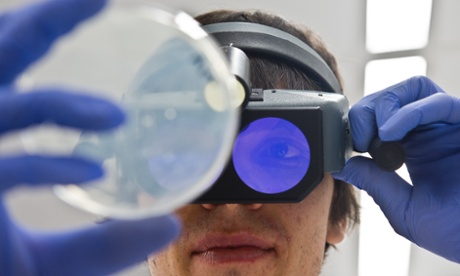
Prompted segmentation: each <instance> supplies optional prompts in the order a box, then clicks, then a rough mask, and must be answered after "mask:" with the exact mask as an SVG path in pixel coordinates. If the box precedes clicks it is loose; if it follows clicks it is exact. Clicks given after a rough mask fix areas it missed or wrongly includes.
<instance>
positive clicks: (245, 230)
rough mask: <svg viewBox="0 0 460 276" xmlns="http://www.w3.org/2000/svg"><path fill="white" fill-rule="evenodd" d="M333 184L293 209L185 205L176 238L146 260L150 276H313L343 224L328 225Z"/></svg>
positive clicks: (339, 236) (339, 237)
mask: <svg viewBox="0 0 460 276" xmlns="http://www.w3.org/2000/svg"><path fill="white" fill-rule="evenodd" d="M333 189H334V184H333V179H332V177H331V176H330V175H328V174H326V175H325V176H324V179H323V181H322V182H321V183H320V184H319V185H318V186H317V187H316V188H315V190H313V192H311V193H310V194H309V195H308V196H307V197H306V198H305V199H304V200H303V201H302V202H300V203H296V204H248V205H241V204H222V205H213V204H203V205H188V206H186V207H183V208H182V209H180V210H179V211H178V212H177V214H178V215H179V217H180V218H181V219H182V222H183V233H182V235H181V237H180V238H179V239H178V240H177V241H176V242H175V243H174V244H172V245H171V246H170V247H169V248H167V249H166V250H164V251H163V252H162V253H160V254H158V255H154V256H152V257H151V258H150V259H149V266H150V269H151V271H152V274H153V275H180V276H185V275H200V276H201V275H213V276H215V275H234V276H236V275H264V276H268V275H302V276H308V275H319V273H320V271H321V267H322V264H323V257H324V249H325V244H326V242H329V243H331V244H337V243H338V242H340V241H341V240H342V239H343V237H344V230H345V229H344V228H345V224H341V225H334V226H331V225H329V223H328V218H329V211H330V206H331V201H332V197H333Z"/></svg>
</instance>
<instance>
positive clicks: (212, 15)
mask: <svg viewBox="0 0 460 276" xmlns="http://www.w3.org/2000/svg"><path fill="white" fill-rule="evenodd" d="M195 19H196V20H197V21H198V22H200V23H201V24H202V25H207V24H212V23H219V22H252V23H258V24H263V25H267V26H271V27H274V28H277V29H280V30H282V31H284V32H287V33H289V34H291V35H293V36H295V37H297V38H299V39H300V40H302V41H303V42H305V43H306V44H308V45H309V46H310V47H311V48H313V49H314V50H315V51H316V52H317V53H318V54H319V55H320V56H321V57H322V58H323V59H324V61H325V62H326V63H327V64H328V65H329V67H330V68H331V70H332V71H333V73H334V74H335V76H336V77H337V79H338V80H339V83H340V86H341V88H342V91H343V81H342V78H341V76H340V74H339V70H338V67H337V62H336V60H335V57H334V55H332V53H331V52H330V51H329V50H328V49H327V48H326V45H325V43H324V42H323V41H322V40H321V38H320V37H319V36H318V35H317V34H316V33H314V32H313V31H312V30H311V29H309V28H308V27H306V26H303V25H297V24H294V23H291V22H288V21H287V20H285V19H283V18H282V17H279V16H277V15H273V14H269V13H266V12H262V11H230V10H219V11H213V12H209V13H205V14H202V15H199V16H197V17H195ZM248 57H249V59H250V63H251V82H252V87H256V88H263V89H271V88H275V89H294V90H319V91H321V90H322V89H324V88H323V87H321V84H319V83H318V82H316V81H315V80H314V79H312V78H310V77H309V76H308V75H307V74H305V73H304V72H303V71H301V70H299V69H298V68H295V67H293V66H292V65H288V64H285V63H283V62H282V61H280V60H278V59H276V58H273V57H270V56H264V55H263V54H248ZM334 181H335V182H334V183H335V185H334V198H333V201H332V206H331V213H330V215H329V223H331V224H332V225H335V224H337V223H343V222H344V221H346V222H347V224H348V227H349V230H351V229H352V228H353V227H354V225H355V224H357V223H359V204H358V202H357V199H356V195H355V192H354V189H353V187H352V186H351V185H349V184H347V183H345V182H342V181H339V180H334ZM329 246H330V245H329V244H326V250H327V249H328V247H329Z"/></svg>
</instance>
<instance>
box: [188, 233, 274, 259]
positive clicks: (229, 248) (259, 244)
mask: <svg viewBox="0 0 460 276" xmlns="http://www.w3.org/2000/svg"><path fill="white" fill-rule="evenodd" d="M274 253H275V248H274V247H273V245H272V244H271V243H270V242H268V241H265V240H263V239H261V238H258V237H255V236H254V235H251V234H247V233H238V234H231V235H229V234H210V235H208V236H206V237H205V238H204V239H203V240H201V241H199V242H198V243H197V245H196V246H195V249H194V250H193V252H192V257H196V258H199V259H200V260H202V261H204V262H207V263H210V264H224V263H231V262H255V261H256V260H258V259H261V258H264V257H267V256H269V255H273V254H274Z"/></svg>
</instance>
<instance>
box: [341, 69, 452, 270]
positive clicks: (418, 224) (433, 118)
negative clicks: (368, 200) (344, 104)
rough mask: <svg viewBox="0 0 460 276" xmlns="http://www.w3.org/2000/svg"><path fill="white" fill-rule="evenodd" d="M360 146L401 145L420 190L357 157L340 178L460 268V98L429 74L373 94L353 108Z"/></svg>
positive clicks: (411, 236) (421, 243)
mask: <svg viewBox="0 0 460 276" xmlns="http://www.w3.org/2000/svg"><path fill="white" fill-rule="evenodd" d="M349 117H350V123H351V129H352V133H353V140H354V144H355V148H356V149H357V150H359V151H362V152H364V151H366V150H367V149H368V146H369V143H370V141H371V140H372V138H373V137H374V136H375V135H378V136H379V137H380V138H381V139H382V140H383V141H397V140H400V141H401V142H402V145H403V147H404V149H405V152H406V157H407V159H406V166H407V169H408V171H409V174H410V177H411V181H412V185H410V184H408V183H407V182H406V181H404V180H403V179H401V178H400V177H399V176H398V175H397V174H396V173H394V172H386V171H383V170H380V169H379V168H378V167H377V166H376V164H375V163H374V162H373V161H372V160H370V159H367V158H365V157H354V158H352V159H350V160H349V161H348V162H347V164H346V166H345V168H344V169H343V171H342V172H339V173H335V174H334V177H335V178H337V179H341V180H343V181H345V182H348V183H351V184H353V185H355V186H356V187H358V188H359V189H363V190H365V191H366V192H367V193H368V194H369V195H370V196H371V197H372V198H373V199H374V201H375V202H376V203H377V204H378V205H379V206H380V208H381V209H382V211H383V213H384V214H385V216H386V217H387V218H388V220H389V222H390V224H391V225H392V227H393V228H394V230H395V231H396V232H397V233H398V234H400V235H402V236H404V237H406V238H407V239H409V240H410V241H412V242H414V243H415V244H417V245H419V246H420V247H423V248H425V249H427V250H429V251H431V252H433V253H436V254H438V255H440V256H443V257H445V258H447V259H449V260H452V261H455V262H459V263H460V219H459V217H460V101H459V99H458V98H455V97H452V96H449V95H447V94H446V93H444V92H443V91H442V89H441V88H440V87H439V86H437V85H436V84H435V83H433V82H432V81H431V80H430V79H428V78H426V77H414V78H411V79H408V80H406V81H404V82H401V83H399V84H396V85H394V86H391V87H389V88H387V89H384V90H383V91H380V92H378V93H375V94H371V95H369V96H367V97H365V98H363V99H362V100H361V101H359V102H358V103H357V104H356V105H354V106H353V107H352V108H351V110H350V114H349Z"/></svg>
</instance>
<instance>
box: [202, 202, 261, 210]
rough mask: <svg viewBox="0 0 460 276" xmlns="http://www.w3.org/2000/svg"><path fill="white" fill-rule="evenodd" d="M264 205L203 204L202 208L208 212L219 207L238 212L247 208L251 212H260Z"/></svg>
mask: <svg viewBox="0 0 460 276" xmlns="http://www.w3.org/2000/svg"><path fill="white" fill-rule="evenodd" d="M262 205H263V204H262V203H252V204H235V203H232V204H201V206H203V208H205V209H207V210H213V209H216V208H218V207H224V208H228V209H230V210H236V209H237V208H241V207H242V208H247V209H249V210H258V209H260V208H262Z"/></svg>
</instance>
